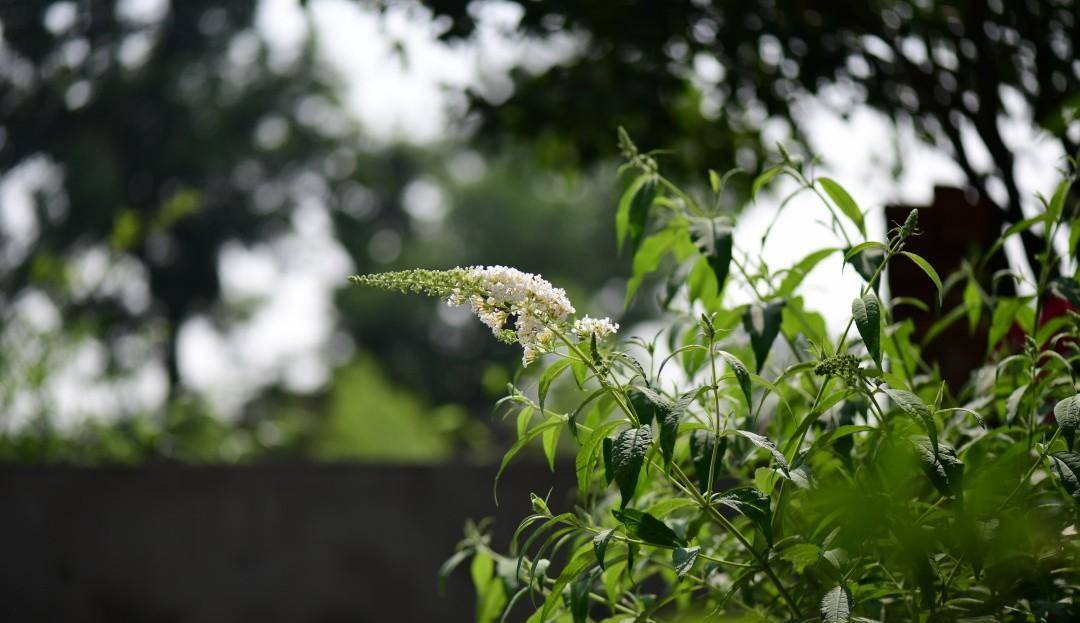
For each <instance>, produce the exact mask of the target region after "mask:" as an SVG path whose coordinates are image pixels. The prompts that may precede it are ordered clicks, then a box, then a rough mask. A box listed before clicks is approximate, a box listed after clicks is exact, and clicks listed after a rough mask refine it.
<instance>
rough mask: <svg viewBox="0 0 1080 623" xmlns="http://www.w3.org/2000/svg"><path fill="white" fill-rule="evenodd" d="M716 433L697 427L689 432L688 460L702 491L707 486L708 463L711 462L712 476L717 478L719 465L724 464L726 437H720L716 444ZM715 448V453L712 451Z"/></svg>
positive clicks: (719, 471)
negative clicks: (691, 464) (691, 463)
mask: <svg viewBox="0 0 1080 623" xmlns="http://www.w3.org/2000/svg"><path fill="white" fill-rule="evenodd" d="M716 443H717V441H716V435H714V434H713V433H712V432H711V431H709V430H706V429H703V428H699V429H697V430H695V431H694V432H693V433H691V434H690V460H691V462H693V464H694V472H695V473H696V474H697V480H698V485H699V486H700V488H701V490H702V491H705V490H706V489H708V488H709V463H710V461H713V460H714V459H715V461H716V462H715V463H714V464H713V477H714V478H718V477H719V476H720V473H721V467H722V466H723V464H724V452H725V451H727V437H721V438H720V445H719V447H717V445H716ZM714 450H715V454H714V453H713V451H714Z"/></svg>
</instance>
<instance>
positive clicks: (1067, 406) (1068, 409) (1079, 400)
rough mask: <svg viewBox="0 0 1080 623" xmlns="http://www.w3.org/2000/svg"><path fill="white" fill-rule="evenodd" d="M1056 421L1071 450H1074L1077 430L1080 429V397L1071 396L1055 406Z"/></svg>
mask: <svg viewBox="0 0 1080 623" xmlns="http://www.w3.org/2000/svg"><path fill="white" fill-rule="evenodd" d="M1054 419H1056V420H1057V423H1058V426H1059V427H1061V435H1062V436H1063V437H1064V438H1065V443H1066V444H1067V445H1068V447H1069V450H1072V449H1073V442H1074V441H1075V439H1076V430H1077V429H1078V428H1080V395H1077V396H1070V397H1068V398H1066V399H1065V400H1062V401H1061V402H1059V403H1057V404H1056V405H1054Z"/></svg>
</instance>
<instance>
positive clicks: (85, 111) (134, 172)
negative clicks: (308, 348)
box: [0, 0, 618, 462]
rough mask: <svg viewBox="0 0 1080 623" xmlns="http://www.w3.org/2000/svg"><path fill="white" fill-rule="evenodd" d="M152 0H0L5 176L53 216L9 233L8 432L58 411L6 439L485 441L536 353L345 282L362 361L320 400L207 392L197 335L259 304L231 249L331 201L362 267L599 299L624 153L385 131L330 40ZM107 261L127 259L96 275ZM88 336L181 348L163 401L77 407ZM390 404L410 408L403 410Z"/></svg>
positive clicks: (246, 11) (99, 342) (335, 445)
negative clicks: (502, 400)
mask: <svg viewBox="0 0 1080 623" xmlns="http://www.w3.org/2000/svg"><path fill="white" fill-rule="evenodd" d="M135 5H140V3H130V2H120V1H107V0H93V1H90V2H78V3H75V2H52V3H49V2H21V1H17V2H5V3H2V4H0V27H2V39H0V172H3V174H4V179H12V178H16V177H19V176H20V175H22V176H23V177H24V178H28V179H30V180H31V181H30V183H29V185H30V186H31V187H32V190H33V191H34V192H33V201H32V206H31V214H30V215H29V221H30V223H31V226H30V228H29V229H28V230H27V229H24V230H21V231H14V232H13V231H11V230H9V229H5V228H0V248H3V249H4V252H3V253H0V296H2V305H0V314H2V318H0V323H2V324H0V326H2V327H3V328H2V329H0V372H2V375H0V376H2V377H3V381H0V404H2V405H3V406H4V408H5V411H6V412H7V413H8V419H9V421H8V422H5V424H4V425H5V427H7V426H11V425H12V424H11V422H10V419H11V417H12V416H11V414H12V413H14V412H15V411H18V412H20V413H21V414H23V415H22V416H21V418H20V419H21V420H25V419H26V415H27V414H30V415H31V416H32V417H31V419H32V420H34V421H33V423H32V426H30V427H29V428H27V429H23V430H25V431H26V432H27V433H28V435H23V436H20V435H16V436H14V437H10V436H9V437H8V438H5V439H3V440H2V443H0V446H2V447H0V456H3V457H6V458H8V459H10V460H33V459H34V458H35V457H36V458H37V459H44V460H64V459H69V460H78V461H86V462H93V461H98V460H104V459H108V458H111V459H114V460H123V461H140V460H147V459H151V458H173V459H181V460H196V461H200V460H214V459H223V458H224V459H228V460H242V459H244V458H246V457H251V456H265V455H269V456H275V455H277V454H285V455H288V454H296V453H300V454H307V455H311V456H316V457H322V458H348V457H359V456H369V457H375V456H382V455H381V454H380V452H382V449H385V448H388V447H391V445H390V444H387V443H385V442H386V441H387V440H388V439H392V438H394V437H395V436H400V435H403V434H407V435H409V436H412V437H417V438H424V439H428V442H426V443H425V444H422V445H418V446H417V452H420V453H421V454H423V455H424V456H428V457H429V458H436V457H440V456H446V455H447V454H448V453H451V452H453V451H454V450H455V449H460V448H476V447H478V446H480V445H482V443H483V439H484V433H483V431H478V430H477V429H475V427H473V425H472V424H471V423H470V421H468V420H467V419H464V418H462V417H460V414H461V413H462V408H464V409H466V410H467V411H468V412H471V413H477V414H484V413H487V409H488V404H489V400H488V397H489V396H491V395H493V394H496V393H498V392H501V391H502V389H503V386H504V384H505V382H506V381H507V380H509V376H508V375H509V372H508V370H510V369H511V366H512V365H513V363H514V362H515V360H516V358H517V355H516V354H515V352H514V351H513V349H512V348H509V347H504V346H499V345H491V344H489V341H487V340H478V339H473V336H472V335H471V334H472V333H473V332H475V331H476V330H477V329H476V327H475V326H473V325H472V323H468V324H467V325H466V324H462V323H461V322H459V321H458V320H455V319H454V318H452V317H444V316H440V315H437V314H436V305H435V304H430V305H428V304H421V305H416V304H409V305H407V306H403V305H402V303H401V301H400V300H395V299H391V298H389V297H386V298H379V297H367V298H363V299H362V298H360V297H357V296H355V291H354V290H349V291H343V292H342V293H341V295H340V299H339V301H338V302H339V304H340V312H341V316H342V318H343V319H344V322H345V327H344V328H345V329H346V330H347V333H348V335H349V337H347V338H335V340H336V341H338V342H342V341H343V340H344V342H348V343H355V344H356V346H357V354H356V355H355V360H354V361H353V363H348V364H346V365H345V367H344V368H342V369H341V370H340V371H338V372H337V373H334V374H333V375H332V378H331V381H330V385H329V387H328V388H326V389H325V390H324V391H321V392H319V393H317V394H316V395H314V396H306V397H305V396H293V395H290V394H289V392H288V391H287V390H285V389H284V388H282V387H276V386H271V387H269V388H268V389H267V390H266V391H264V392H263V393H262V394H260V395H258V396H256V397H255V399H254V400H252V401H251V402H250V403H249V404H247V405H245V406H244V408H243V409H242V412H241V413H240V414H239V415H238V416H237V418H238V419H237V420H235V421H234V422H232V423H223V422H221V421H219V420H218V419H216V417H215V415H216V414H214V413H213V408H212V407H211V406H210V405H209V403H207V402H206V401H205V400H203V399H202V398H201V397H200V396H197V395H193V394H192V393H191V392H189V391H187V389H186V388H185V387H184V384H183V382H184V379H183V378H182V375H181V372H180V366H179V361H178V336H179V334H180V332H181V329H182V328H183V327H184V324H185V323H186V322H188V321H189V320H191V319H192V318H195V317H199V318H204V319H209V320H210V321H211V322H213V323H215V324H220V325H222V326H223V327H227V326H229V325H230V324H233V323H236V322H242V321H243V319H244V318H245V317H246V316H247V315H249V314H250V312H251V309H250V305H249V303H248V302H243V303H235V302H233V303H230V302H228V301H226V300H223V297H222V294H223V293H222V283H221V280H220V273H219V270H220V258H221V251H222V249H223V248H225V247H226V246H227V245H231V244H235V243H240V244H242V245H254V244H259V243H263V242H266V241H268V240H272V239H274V238H275V237H276V236H282V235H286V234H288V233H289V231H290V230H291V228H292V226H293V221H292V218H293V216H294V213H295V208H296V207H297V206H298V205H299V204H301V203H302V202H303V201H305V200H311V199H314V200H315V201H316V202H317V203H319V204H321V205H323V206H325V208H326V210H327V211H328V213H329V215H330V218H331V222H332V224H333V228H334V232H335V234H336V236H337V237H338V240H339V241H340V243H341V245H342V247H343V248H344V249H345V250H346V251H347V253H348V255H349V256H350V259H351V261H352V264H353V268H354V269H355V270H356V271H357V272H370V271H376V270H383V269H390V268H394V267H400V266H405V265H409V266H411V265H420V264H424V265H433V266H436V265H437V266H449V265H453V264H459V263H460V264H473V263H508V264H510V263H512V264H515V265H518V266H521V267H522V268H526V269H529V270H534V271H538V272H543V273H545V274H546V275H548V276H550V277H551V278H552V279H554V280H555V281H557V282H559V283H560V285H564V286H566V287H567V288H568V289H569V290H570V291H571V293H572V295H573V296H574V297H575V300H577V301H581V304H582V305H583V307H590V306H591V305H599V304H601V302H602V301H601V299H602V298H603V297H602V296H601V294H602V289H601V286H603V285H604V281H603V280H604V279H605V277H606V275H610V274H613V273H615V272H616V271H615V270H614V266H615V265H616V259H615V257H614V253H613V248H614V245H613V241H612V240H611V239H610V235H609V233H608V219H606V218H603V219H602V218H598V216H599V215H600V214H601V213H603V212H605V211H606V209H607V206H608V205H610V204H611V202H612V197H611V195H610V193H612V192H614V191H615V189H613V183H612V176H613V171H612V170H611V169H609V168H607V167H603V166H601V167H596V168H593V169H590V170H589V171H581V172H570V173H567V172H559V173H551V172H549V171H545V170H542V169H540V168H538V167H536V166H533V165H530V164H528V162H526V160H527V157H528V156H529V154H527V153H526V152H523V151H520V150H516V151H515V150H514V149H507V150H505V151H504V152H503V153H502V154H501V155H499V156H497V157H495V156H492V155H491V154H478V153H475V152H470V151H463V150H462V149H461V148H460V147H458V146H456V145H453V144H450V145H440V146H430V147H424V148H420V147H410V146H406V145H389V146H382V145H372V144H370V142H369V141H366V140H365V138H364V136H363V133H362V131H361V130H360V129H359V128H357V127H356V126H355V124H354V123H353V122H352V121H351V120H350V117H349V113H348V111H347V110H346V109H345V107H344V105H343V103H342V102H341V101H340V98H339V97H338V91H337V88H338V87H339V86H340V83H339V81H338V78H337V77H335V76H334V75H332V74H331V73H330V72H329V71H328V69H327V67H325V66H324V65H323V64H322V63H321V62H320V60H319V59H318V55H317V53H316V42H315V41H314V39H311V38H308V39H307V40H306V41H305V42H304V43H303V45H301V46H300V48H299V49H298V50H296V51H295V53H294V54H292V55H284V56H282V54H281V51H280V50H278V49H276V48H275V47H274V46H272V45H269V44H268V43H267V42H266V41H264V39H263V38H262V37H261V36H260V35H259V34H258V32H257V29H256V26H255V20H256V16H257V14H256V11H257V8H256V7H257V4H256V3H234V2H220V1H215V0H193V1H190V2H189V1H184V2H171V3H168V2H164V3H154V2H144V3H141V5H143V6H146V7H154V6H159V5H160V6H162V7H164V11H163V12H161V13H160V14H150V15H147V14H145V11H144V12H143V13H139V12H138V11H136V12H134V13H133V12H132V11H131V10H130V9H131V7H132V6H135ZM28 171H29V172H30V173H32V175H28V174H26V173H27V172H28ZM5 232H6V233H5ZM98 264H104V265H105V266H106V267H107V270H105V273H106V277H99V278H97V279H92V280H91V281H90V282H89V283H87V282H86V278H85V275H84V273H86V272H88V271H89V268H88V267H90V266H91V265H98ZM116 268H122V269H123V270H120V271H116V270H113V269H116ZM89 272H94V271H89ZM343 285H344V283H343ZM132 288H134V290H135V293H136V294H137V296H131V290H132ZM614 288H615V289H616V290H617V289H618V285H617V284H616V285H615V286H614ZM27 301H31V302H36V303H38V304H37V305H26V304H24V303H26V302H27ZM42 301H45V302H46V303H45V304H41V302H42ZM257 303H258V302H257V301H256V302H255V304H257ZM43 311H44V312H49V313H44V314H43V313H41V312H43ZM34 316H44V317H47V318H51V317H53V316H55V317H56V320H55V322H48V321H38V322H31V321H30V320H28V318H33V317H34ZM133 338H134V339H135V340H136V343H138V344H139V345H140V347H139V348H138V349H135V350H137V351H138V352H139V355H138V356H135V357H132V356H131V354H130V353H131V351H132V348H131V345H132V343H133ZM267 339H272V337H270V336H268V337H267ZM85 343H92V344H93V345H94V348H93V349H92V350H93V352H94V353H95V354H97V355H100V357H98V359H100V361H99V366H100V368H101V371H100V373H101V376H102V377H103V378H104V379H110V378H111V379H122V378H126V377H132V376H135V375H136V374H137V373H138V372H139V371H140V370H143V369H144V368H146V367H147V366H148V365H152V364H155V363H157V364H162V365H163V366H164V368H165V369H166V370H167V376H168V383H167V386H168V390H167V393H168V397H167V399H166V404H165V407H164V409H163V410H162V411H163V412H162V413H147V412H146V407H144V406H139V405H135V406H129V405H127V404H126V403H125V402H124V400H123V396H124V395H126V394H127V393H128V390H129V389H130V385H124V384H123V383H120V382H117V383H115V384H114V385H113V386H112V387H111V391H112V392H113V393H114V394H116V395H117V396H119V398H117V400H116V401H115V404H116V413H115V414H111V416H110V421H111V420H112V419H114V417H113V416H115V417H119V418H120V421H118V422H114V423H95V422H91V423H88V424H86V425H83V426H76V427H74V428H72V427H71V426H70V423H67V424H64V423H61V422H57V421H56V419H57V418H56V415H57V406H56V404H55V403H54V401H53V400H52V397H51V395H50V392H52V391H54V390H55V388H56V383H52V382H51V381H52V380H53V377H55V376H56V375H57V370H58V369H59V368H60V366H61V365H63V364H64V363H65V362H67V361H70V360H71V359H72V357H73V355H72V353H73V352H75V351H76V350H77V345H79V344H85ZM344 346H345V348H346V351H347V350H348V345H347V344H345V345H344ZM391 379H393V381H391ZM476 379H483V382H478V381H476ZM395 383H398V384H400V385H395ZM61 385H62V383H61ZM77 400H78V399H76V401H77ZM431 405H447V406H446V407H445V408H443V407H439V408H438V409H432V407H431ZM454 405H459V406H454ZM387 409H389V410H393V411H396V412H397V413H398V416H397V417H394V418H386V417H379V414H380V413H384V412H385V410H387ZM375 421H378V422H383V423H393V424H394V426H393V427H392V430H377V429H376V428H372V427H371V426H370V424H371V423H372V422H375ZM313 422H314V424H313ZM424 430H427V431H428V433H429V434H428V435H426V436H425V434H424V432H423V431H424ZM393 447H397V446H393ZM383 458H388V457H383ZM397 458H401V459H416V458H418V457H417V456H411V457H397Z"/></svg>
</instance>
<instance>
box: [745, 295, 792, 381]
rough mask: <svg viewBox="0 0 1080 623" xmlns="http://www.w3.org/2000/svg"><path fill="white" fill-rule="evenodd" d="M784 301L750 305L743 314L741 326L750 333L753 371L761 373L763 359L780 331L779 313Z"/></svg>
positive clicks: (763, 364) (763, 363)
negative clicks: (753, 363)
mask: <svg viewBox="0 0 1080 623" xmlns="http://www.w3.org/2000/svg"><path fill="white" fill-rule="evenodd" d="M783 310H784V301H773V302H771V303H768V304H765V305H751V306H749V307H747V308H746V314H745V315H744V316H743V328H745V329H746V332H747V333H749V334H750V346H751V348H752V349H753V351H754V362H755V372H757V373H758V374H761V369H762V368H764V367H765V359H766V357H768V356H769V351H770V350H772V345H773V342H774V341H775V340H776V336H777V335H778V334H779V333H780V320H781V313H782V312H783Z"/></svg>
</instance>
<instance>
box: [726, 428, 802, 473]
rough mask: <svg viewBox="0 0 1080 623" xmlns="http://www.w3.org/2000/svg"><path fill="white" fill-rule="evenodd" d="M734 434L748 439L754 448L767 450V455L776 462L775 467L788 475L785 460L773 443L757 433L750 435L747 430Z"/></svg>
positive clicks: (788, 470)
mask: <svg viewBox="0 0 1080 623" xmlns="http://www.w3.org/2000/svg"><path fill="white" fill-rule="evenodd" d="M735 432H736V433H739V434H740V435H742V436H743V437H745V438H747V439H749V440H750V443H752V444H754V445H755V446H757V447H759V448H764V449H766V450H768V451H769V454H772V456H773V459H775V460H776V464H777V466H779V467H780V469H781V470H783V472H784V473H785V474H788V473H789V472H790V471H791V470H790V468H789V467H788V462H787V458H785V457H784V454H783V453H782V452H780V449H779V448H777V447H776V444H775V443H773V441H772V440H771V439H769V438H768V437H765V436H762V435H759V434H757V433H751V432H750V431H748V430H737V431H735Z"/></svg>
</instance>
